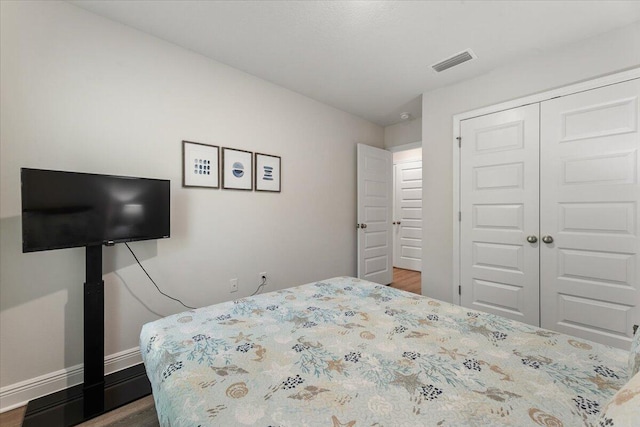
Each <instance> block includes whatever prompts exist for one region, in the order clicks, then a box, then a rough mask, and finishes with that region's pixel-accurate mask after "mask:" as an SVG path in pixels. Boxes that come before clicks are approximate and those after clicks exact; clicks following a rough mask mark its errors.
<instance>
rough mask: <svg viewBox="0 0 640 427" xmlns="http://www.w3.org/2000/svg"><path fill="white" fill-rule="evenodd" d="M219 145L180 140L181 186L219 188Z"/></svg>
mask: <svg viewBox="0 0 640 427" xmlns="http://www.w3.org/2000/svg"><path fill="white" fill-rule="evenodd" d="M219 157H220V147H218V146H217V145H208V144H202V143H200V142H191V141H182V186H183V187H206V188H220V184H219V180H220V172H219V164H220V162H219V160H218V159H219Z"/></svg>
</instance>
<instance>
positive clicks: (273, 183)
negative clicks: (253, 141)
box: [255, 153, 282, 193]
mask: <svg viewBox="0 0 640 427" xmlns="http://www.w3.org/2000/svg"><path fill="white" fill-rule="evenodd" d="M280 163H281V160H280V157H279V156H272V155H270V154H262V153H256V161H255V164H256V173H255V184H256V191H271V192H275V193H279V192H280V190H281V185H280V179H281V177H282V169H281V164H280Z"/></svg>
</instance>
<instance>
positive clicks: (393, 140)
mask: <svg viewBox="0 0 640 427" xmlns="http://www.w3.org/2000/svg"><path fill="white" fill-rule="evenodd" d="M421 140H422V118H421V117H417V118H413V119H411V120H407V121H404V122H399V123H396V124H393V125H389V126H385V128H384V147H385V148H392V147H397V146H398V145H405V144H411V143H414V142H420V141H421Z"/></svg>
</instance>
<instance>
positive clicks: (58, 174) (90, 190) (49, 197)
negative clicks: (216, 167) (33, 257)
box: [21, 168, 170, 252]
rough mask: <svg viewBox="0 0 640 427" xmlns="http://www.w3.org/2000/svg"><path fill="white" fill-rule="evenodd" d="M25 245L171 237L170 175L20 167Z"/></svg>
mask: <svg viewBox="0 0 640 427" xmlns="http://www.w3.org/2000/svg"><path fill="white" fill-rule="evenodd" d="M21 181H22V251H23V252H34V251H44V250H50V249H62V248H73V247H78V246H90V245H100V244H111V243H118V242H129V241H134V240H147V239H161V238H166V237H169V234H170V233H169V228H170V216H169V210H170V209H169V206H170V181H169V180H162V179H147V178H133V177H124V176H111V175H96V174H88V173H77V172H62V171H52V170H42V169H27V168H22V169H21Z"/></svg>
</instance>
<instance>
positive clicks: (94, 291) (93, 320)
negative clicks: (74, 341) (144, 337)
mask: <svg viewBox="0 0 640 427" xmlns="http://www.w3.org/2000/svg"><path fill="white" fill-rule="evenodd" d="M82 391H83V394H84V413H85V417H91V416H93V415H98V414H101V413H102V412H103V411H104V280H102V245H93V246H87V247H86V282H85V283H84V386H83V388H82Z"/></svg>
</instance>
